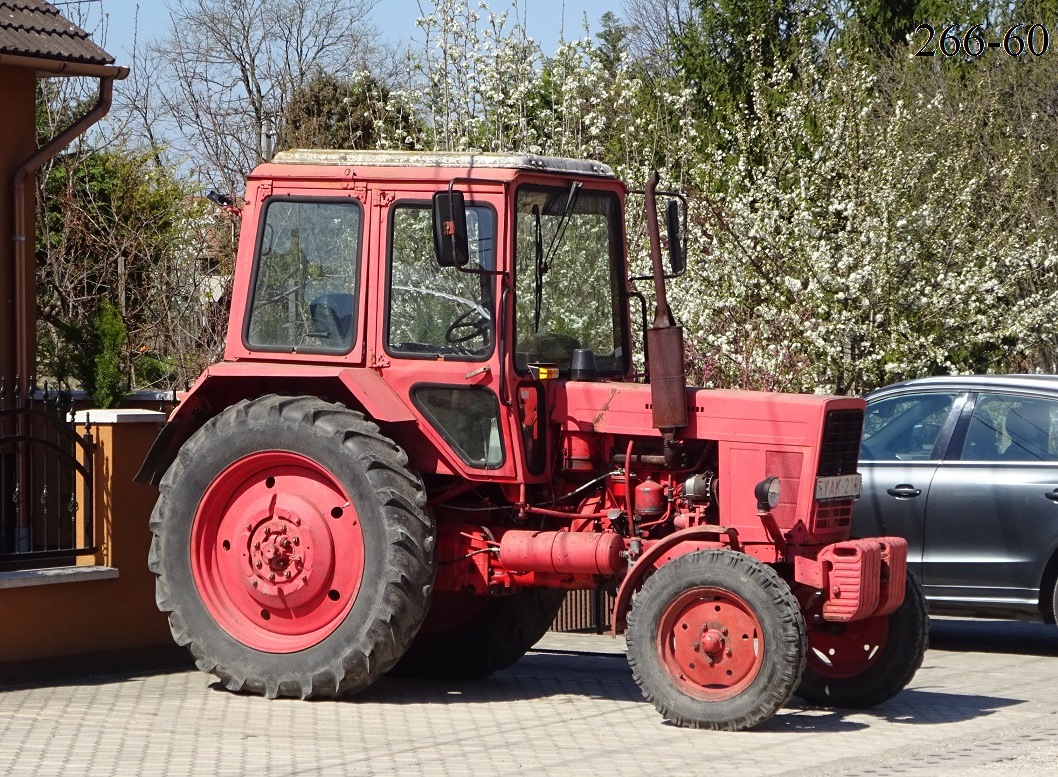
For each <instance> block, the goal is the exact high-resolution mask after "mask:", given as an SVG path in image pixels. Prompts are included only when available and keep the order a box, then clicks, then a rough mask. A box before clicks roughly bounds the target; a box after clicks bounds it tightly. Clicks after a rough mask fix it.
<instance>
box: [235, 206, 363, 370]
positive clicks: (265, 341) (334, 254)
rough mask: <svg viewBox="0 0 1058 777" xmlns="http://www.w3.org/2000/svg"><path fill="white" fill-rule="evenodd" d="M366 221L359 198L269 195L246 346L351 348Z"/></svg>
mask: <svg viewBox="0 0 1058 777" xmlns="http://www.w3.org/2000/svg"><path fill="white" fill-rule="evenodd" d="M362 223H363V215H362V211H361V208H360V203H359V202H357V201H355V200H342V201H340V202H335V201H320V200H298V199H273V200H271V201H269V202H268V204H267V206H266V209H265V214H264V218H263V223H262V226H261V232H260V234H259V236H258V243H257V263H256V266H255V268H254V282H253V294H252V297H251V300H250V315H249V317H248V320H247V327H246V333H245V339H246V345H247V346H248V347H250V348H252V349H254V350H263V351H304V352H340V353H345V352H347V351H349V349H350V348H352V345H353V340H354V338H355V337H356V311H357V305H356V280H357V275H358V269H359V266H360V243H361V233H362Z"/></svg>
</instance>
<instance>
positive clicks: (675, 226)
mask: <svg viewBox="0 0 1058 777" xmlns="http://www.w3.org/2000/svg"><path fill="white" fill-rule="evenodd" d="M680 215H681V214H680V203H679V200H669V204H668V207H667V208H666V209H665V226H666V231H667V233H668V237H669V267H671V268H672V274H673V275H683V271H684V270H686V269H687V256H686V254H685V253H684V250H683V241H684V240H685V239H686V238H685V235H684V234H683V230H682V229H680V226H681V225H680Z"/></svg>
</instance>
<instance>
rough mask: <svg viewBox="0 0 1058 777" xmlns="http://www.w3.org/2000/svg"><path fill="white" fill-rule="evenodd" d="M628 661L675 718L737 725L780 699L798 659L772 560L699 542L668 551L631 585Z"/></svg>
mask: <svg viewBox="0 0 1058 777" xmlns="http://www.w3.org/2000/svg"><path fill="white" fill-rule="evenodd" d="M626 641H627V644H628V663H629V664H630V665H631V666H632V675H633V677H634V678H635V681H636V682H637V683H638V684H639V687H640V688H641V689H642V691H643V695H644V696H645V697H646V698H647V699H648V700H649V701H651V702H653V704H654V706H655V707H656V708H657V710H658V712H660V713H661V714H662V715H663V716H664V717H665V718H666V719H668V720H670V721H672V722H673V723H675V724H676V725H678V726H687V727H690V728H707V729H714V730H725V731H740V730H742V729H747V728H751V727H753V726H755V725H757V724H758V723H760V722H762V721H764V720H767V719H768V718H770V717H771V716H772V715H774V714H775V712H776V711H777V710H778V709H779V708H780V707H782V706H783V704H785V703H786V702H787V701H788V700H789V698H790V695H791V694H792V693H793V689H794V688H796V687H797V682H798V680H800V678H801V671H802V670H803V668H804V662H805V624H804V619H803V618H802V616H801V609H800V607H799V606H798V603H797V599H796V598H794V596H793V594H792V593H791V592H790V588H789V586H788V585H787V584H786V582H785V581H784V580H783V579H782V578H780V577H779V576H778V575H777V574H776V573H775V570H773V569H772V568H771V567H769V566H767V565H765V564H762V563H761V562H759V561H757V560H756V559H753V558H750V557H749V556H746V555H744V554H742V553H736V552H733V551H727V550H705V551H696V552H694V553H689V554H687V555H685V556H680V557H679V558H677V559H675V560H673V561H670V562H669V563H667V564H665V565H664V566H662V567H661V569H659V570H658V571H657V572H655V573H654V574H653V575H651V576H650V577H649V578H648V579H647V581H646V582H645V583H644V584H643V587H642V589H641V590H640V591H639V592H638V593H637V594H636V596H635V600H634V604H633V607H632V611H631V612H630V613H629V617H628V634H627V635H626Z"/></svg>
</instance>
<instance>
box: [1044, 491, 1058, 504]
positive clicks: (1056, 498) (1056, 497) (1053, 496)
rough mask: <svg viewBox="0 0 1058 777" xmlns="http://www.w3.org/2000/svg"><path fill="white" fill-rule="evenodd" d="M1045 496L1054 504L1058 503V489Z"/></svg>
mask: <svg viewBox="0 0 1058 777" xmlns="http://www.w3.org/2000/svg"><path fill="white" fill-rule="evenodd" d="M1044 496H1045V497H1047V498H1048V499H1050V500H1051V501H1052V502H1058V488H1056V489H1054V491H1051V493H1049V494H1044Z"/></svg>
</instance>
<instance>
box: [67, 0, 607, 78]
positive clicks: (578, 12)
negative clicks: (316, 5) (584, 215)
mask: <svg viewBox="0 0 1058 777" xmlns="http://www.w3.org/2000/svg"><path fill="white" fill-rule="evenodd" d="M52 2H55V3H56V5H58V6H59V8H60V10H66V7H67V6H73V7H76V6H78V5H82V4H88V3H91V4H93V5H94V4H95V3H96V2H98V5H99V7H101V8H102V12H103V15H104V16H105V17H106V35H105V38H106V40H105V42H104V41H102V40H101V36H99V35H98V34H96V33H95V31H92V30H90V32H93V33H94V37H95V40H96V41H97V42H100V43H104V48H105V49H106V50H107V51H108V52H110V53H111V54H113V55H114V57H116V58H117V60H118V63H119V64H127V63H128V62H129V61H130V60H131V59H132V51H133V43H134V41H137V40H138V43H139V46H140V47H141V48H142V47H143V45H144V44H145V43H147V42H149V41H150V40H151V39H153V38H157V37H160V36H162V35H164V34H165V32H166V29H167V25H168V22H169V15H168V13H167V12H166V8H167V6H168V5H169V0H87V2H86V0H72V2H63V1H62V0H52ZM525 4H526V7H527V9H528V23H527V27H528V33H529V35H530V36H531V37H532V38H534V39H535V40H536V41H538V42H539V43H540V45H541V48H542V49H543V51H544V53H545V54H553V53H554V51H555V49H556V48H557V46H558V40H559V37H560V35H561V36H562V37H563V38H565V39H567V40H569V39H574V38H578V37H580V36H581V34H582V29H583V19H584V16H585V14H586V15H587V18H588V22H589V24H590V26H591V29H592V32H593V33H594V32H596V31H597V30H598V28H599V17H601V16H602V15H603V14H604V13H605V12H606V11H609V10H612V11H614V12H615V13H617V14H618V15H620V8H619V3H618V2H615V0H525ZM423 5H424V6H428V5H430V3H429V0H424V2H423ZM489 7H490V9H491V10H492V11H495V12H502V11H504V10H506V9H507V8H509V7H510V0H491V2H489ZM93 10H94V9H93ZM137 10H138V13H137ZM71 15H72V14H71ZM418 16H419V6H418V3H417V2H416V0H379V2H378V5H376V6H375V11H374V14H373V21H374V23H375V25H377V26H378V27H379V29H381V30H382V32H383V34H384V35H385V36H386V38H387V39H388V40H389V41H390V42H392V43H403V42H406V41H409V40H411V39H413V38H418V37H419V34H420V33H419V30H418V28H417V27H416V26H415V19H416V18H418ZM137 19H138V22H137Z"/></svg>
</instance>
